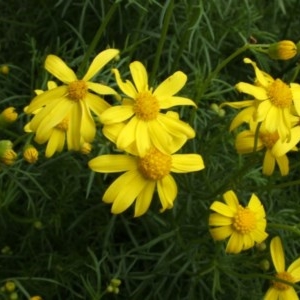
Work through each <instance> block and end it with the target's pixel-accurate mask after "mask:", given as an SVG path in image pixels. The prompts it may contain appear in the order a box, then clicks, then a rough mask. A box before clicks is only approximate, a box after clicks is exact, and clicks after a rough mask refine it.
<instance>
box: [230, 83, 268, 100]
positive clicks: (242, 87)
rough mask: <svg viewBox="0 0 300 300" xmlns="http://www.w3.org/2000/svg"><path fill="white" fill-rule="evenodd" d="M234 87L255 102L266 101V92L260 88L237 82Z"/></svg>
mask: <svg viewBox="0 0 300 300" xmlns="http://www.w3.org/2000/svg"><path fill="white" fill-rule="evenodd" d="M235 87H236V89H237V90H238V91H239V92H242V93H245V94H248V95H251V96H253V97H254V98H255V99H257V100H266V99H268V94H267V91H266V90H265V89H264V88H262V87H260V86H256V85H253V84H249V83H246V82H239V83H238V84H236V86H235Z"/></svg>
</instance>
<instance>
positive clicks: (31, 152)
mask: <svg viewBox="0 0 300 300" xmlns="http://www.w3.org/2000/svg"><path fill="white" fill-rule="evenodd" d="M38 157H39V152H38V151H37V149H36V148H35V147H33V146H32V145H27V146H26V147H25V149H24V152H23V158H24V159H25V160H26V161H27V162H28V163H30V164H34V163H35V162H36V161H37V160H38Z"/></svg>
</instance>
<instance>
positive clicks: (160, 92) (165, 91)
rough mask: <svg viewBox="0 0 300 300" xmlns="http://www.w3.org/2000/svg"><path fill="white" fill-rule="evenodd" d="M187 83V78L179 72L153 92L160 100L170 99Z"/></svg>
mask: <svg viewBox="0 0 300 300" xmlns="http://www.w3.org/2000/svg"><path fill="white" fill-rule="evenodd" d="M186 81H187V76H186V75H185V74H184V73H183V72H181V71H177V72H175V73H174V74H173V75H171V76H170V77H168V78H167V79H165V80H164V81H163V82H162V83H161V84H160V85H159V86H158V87H157V88H156V89H155V91H154V92H153V95H154V96H156V97H157V98H158V99H164V98H168V97H170V96H173V95H175V94H176V93H177V92H178V91H180V90H181V89H182V88H183V87H184V85H185V83H186Z"/></svg>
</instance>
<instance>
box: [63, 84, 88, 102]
mask: <svg viewBox="0 0 300 300" xmlns="http://www.w3.org/2000/svg"><path fill="white" fill-rule="evenodd" d="M87 91H88V87H87V85H86V82H85V81H83V80H76V81H73V82H70V83H69V86H68V92H69V94H68V96H69V98H70V99H71V100H73V101H79V100H82V99H84V98H85V96H86V94H87Z"/></svg>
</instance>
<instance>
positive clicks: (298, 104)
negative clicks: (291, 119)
mask: <svg viewBox="0 0 300 300" xmlns="http://www.w3.org/2000/svg"><path fill="white" fill-rule="evenodd" d="M290 89H291V92H292V95H293V102H294V106H295V109H296V111H297V114H298V115H300V85H299V84H298V83H290Z"/></svg>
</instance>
